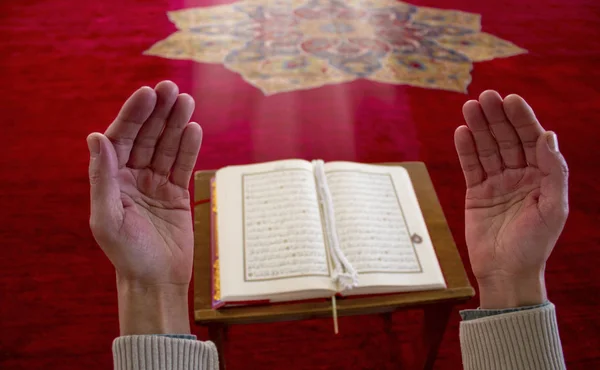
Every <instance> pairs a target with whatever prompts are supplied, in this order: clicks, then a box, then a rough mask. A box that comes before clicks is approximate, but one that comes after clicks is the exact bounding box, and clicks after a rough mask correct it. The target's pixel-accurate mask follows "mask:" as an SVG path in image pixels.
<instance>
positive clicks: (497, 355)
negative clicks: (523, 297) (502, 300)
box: [460, 303, 566, 370]
mask: <svg viewBox="0 0 600 370" xmlns="http://www.w3.org/2000/svg"><path fill="white" fill-rule="evenodd" d="M460 346H461V350H462V359H463V366H464V369H465V370H479V369H481V370H483V369H485V370H499V369H514V370H518V369H523V370H525V369H527V370H547V369H566V365H565V360H564V356H563V352H562V346H561V342H560V336H559V333H558V324H557V322H556V309H555V307H554V305H553V304H552V303H549V304H547V305H544V306H543V307H539V308H533V309H528V310H522V311H513V312H509V313H504V314H497V315H493V316H487V317H482V318H478V319H473V320H465V321H462V322H461V323H460Z"/></svg>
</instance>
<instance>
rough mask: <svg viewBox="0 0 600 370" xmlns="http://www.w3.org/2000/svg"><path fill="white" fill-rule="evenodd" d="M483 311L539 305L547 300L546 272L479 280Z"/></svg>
mask: <svg viewBox="0 0 600 370" xmlns="http://www.w3.org/2000/svg"><path fill="white" fill-rule="evenodd" d="M478 285H479V301H480V303H479V305H480V308H482V309H505V308H517V307H524V306H534V305H539V304H542V303H544V302H546V300H547V294H546V284H545V280H544V272H543V271H541V272H536V273H532V274H526V275H521V276H494V277H488V278H485V279H481V280H478Z"/></svg>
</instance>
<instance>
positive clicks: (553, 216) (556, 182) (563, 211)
mask: <svg viewBox="0 0 600 370" xmlns="http://www.w3.org/2000/svg"><path fill="white" fill-rule="evenodd" d="M536 157H537V162H538V168H539V169H540V171H541V172H542V174H543V178H542V183H541V194H540V199H539V209H540V212H541V214H542V217H549V218H548V219H547V220H545V221H546V222H547V223H548V222H552V221H554V222H552V224H554V225H556V226H558V225H557V224H556V223H555V222H556V221H559V222H561V226H562V223H564V221H565V220H566V218H567V214H568V213H569V202H568V178H569V169H568V167H567V162H566V161H565V158H564V157H563V156H562V154H561V153H560V151H559V149H558V139H557V137H556V134H555V133H554V132H552V131H546V132H544V133H543V134H542V135H540V137H539V138H538V141H537V144H536Z"/></svg>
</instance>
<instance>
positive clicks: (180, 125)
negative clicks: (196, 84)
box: [151, 94, 194, 176]
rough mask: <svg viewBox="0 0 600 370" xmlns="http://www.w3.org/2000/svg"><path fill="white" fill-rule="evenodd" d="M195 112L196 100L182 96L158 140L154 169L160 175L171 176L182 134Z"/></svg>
mask: <svg viewBox="0 0 600 370" xmlns="http://www.w3.org/2000/svg"><path fill="white" fill-rule="evenodd" d="M193 112H194V99H193V98H192V97H191V96H189V95H188V94H180V95H179V96H178V97H177V100H176V101H175V105H174V106H173V109H172V110H171V115H170V116H169V119H168V120H167V124H166V126H165V129H164V130H163V133H162V135H161V136H160V138H159V140H158V144H157V146H156V151H155V152H154V156H153V157H152V164H151V166H152V169H153V170H154V171H155V172H156V173H157V174H159V175H162V176H169V173H170V172H171V167H173V163H175V158H176V156H177V153H178V152H179V145H180V142H181V134H182V133H183V129H184V128H185V126H186V125H187V123H188V122H189V121H190V118H191V117H192V113H193Z"/></svg>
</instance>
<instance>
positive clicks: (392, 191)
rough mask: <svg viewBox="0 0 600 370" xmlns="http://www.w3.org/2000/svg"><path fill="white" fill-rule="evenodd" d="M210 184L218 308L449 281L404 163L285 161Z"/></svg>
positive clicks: (219, 175)
mask: <svg viewBox="0 0 600 370" xmlns="http://www.w3.org/2000/svg"><path fill="white" fill-rule="evenodd" d="M211 188H212V195H211V202H212V207H211V209H212V225H211V227H212V232H211V234H212V243H211V244H212V254H213V264H212V265H213V282H212V286H213V307H215V308H218V307H221V306H223V305H239V304H252V303H259V302H284V301H295V300H308V299H318V298H328V297H331V296H332V295H340V296H351V295H367V294H382V293H395V292H406V291H414V290H430V289H443V288H445V287H446V284H445V282H444V277H443V274H442V272H441V269H440V267H439V264H438V260H437V257H436V255H435V251H434V248H433V245H432V243H431V240H430V237H429V234H428V231H427V227H426V224H425V221H424V219H423V216H422V214H421V210H420V208H419V203H418V201H417V197H416V195H415V192H414V189H413V187H412V183H411V180H410V177H409V175H408V172H407V171H406V170H405V169H404V168H402V167H399V166H380V165H366V164H358V163H351V162H329V163H323V161H312V162H308V161H303V160H283V161H275V162H268V163H260V164H253V165H243V166H230V167H225V168H223V169H221V170H219V171H217V172H216V175H215V178H214V179H213V182H212V186H211Z"/></svg>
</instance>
